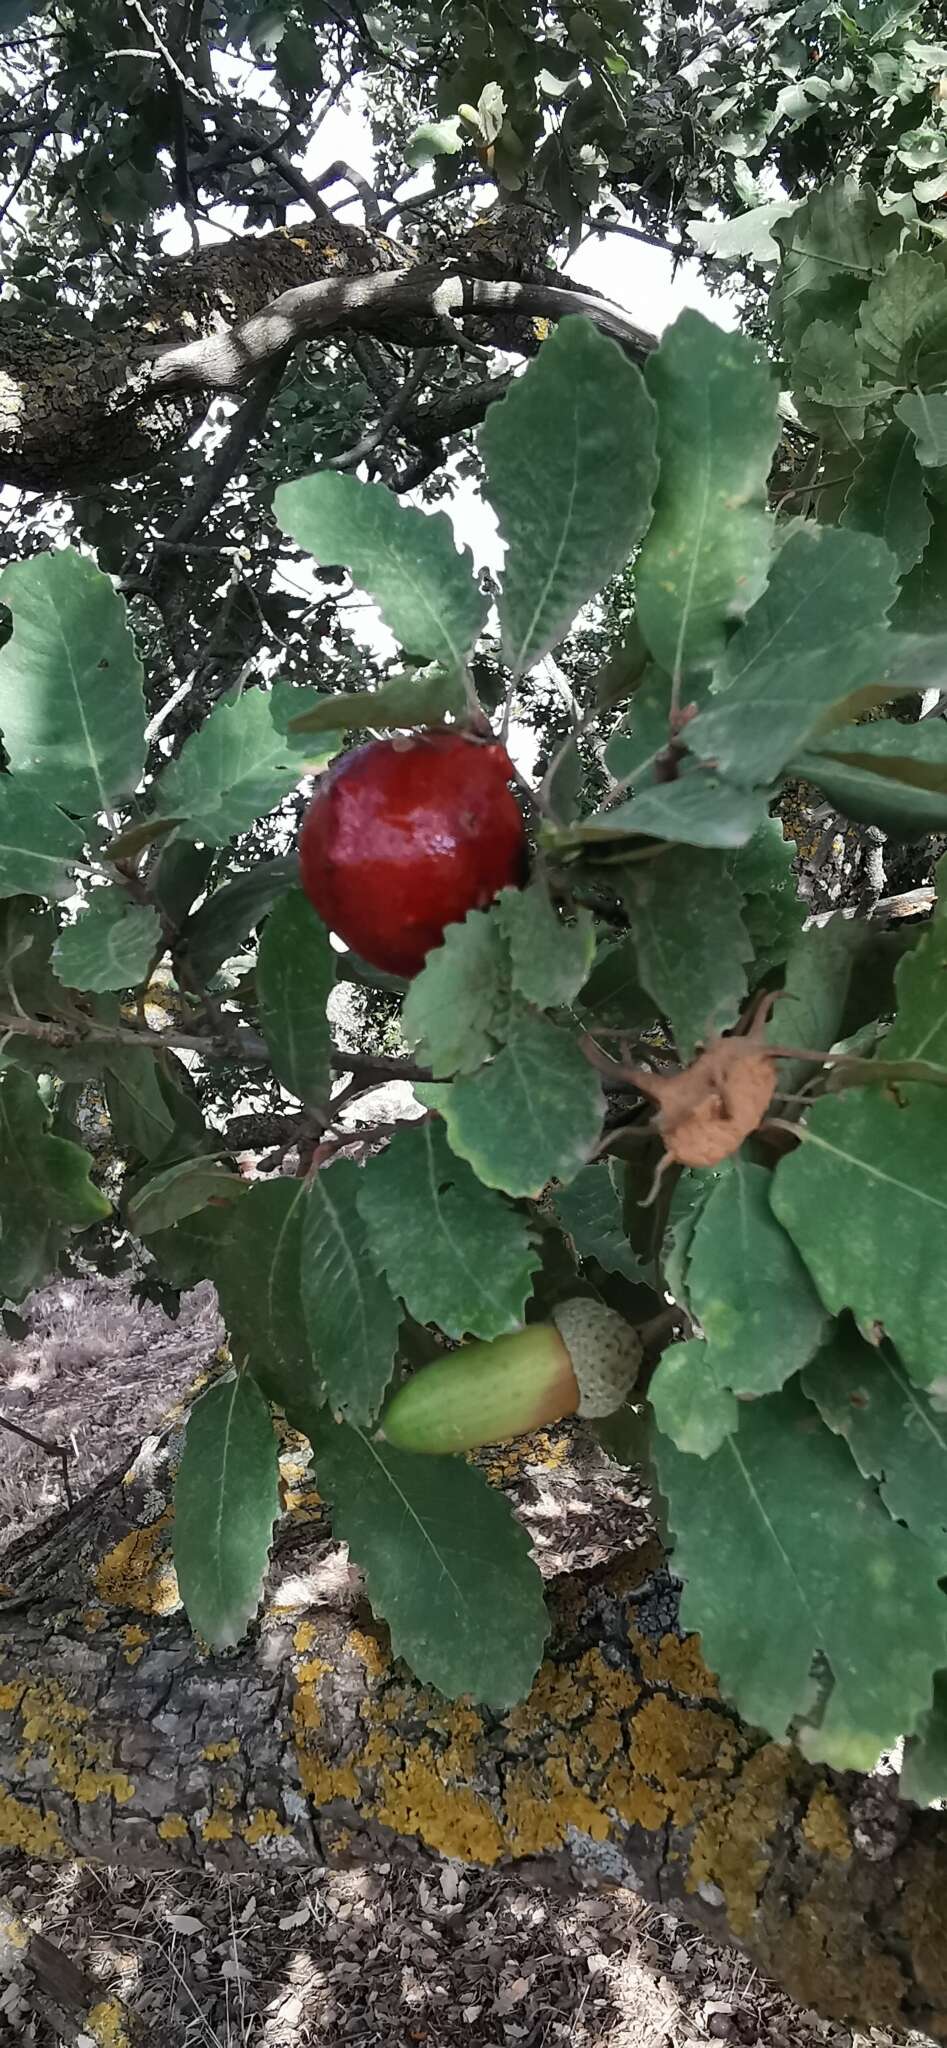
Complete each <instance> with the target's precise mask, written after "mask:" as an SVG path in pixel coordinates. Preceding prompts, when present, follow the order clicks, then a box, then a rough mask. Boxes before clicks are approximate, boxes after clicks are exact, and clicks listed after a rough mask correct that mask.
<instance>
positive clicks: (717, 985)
mask: <svg viewBox="0 0 947 2048" xmlns="http://www.w3.org/2000/svg"><path fill="white" fill-rule="evenodd" d="M616 881H617V885H618V888H619V891H620V894H621V897H622V901H623V902H624V904H625V907H626V909H627V911H628V916H629V920H630V923H631V929H632V937H633V940H634V945H635V951H636V953H637V956H638V973H639V976H640V979H641V981H642V983H643V985H644V987H645V988H646V989H647V990H648V993H649V994H650V995H652V996H653V997H654V1000H655V1002H656V1003H657V1005H658V1007H659V1008H660V1009H661V1010H662V1011H663V1012H664V1014H665V1015H666V1016H667V1017H668V1018H669V1020H670V1023H671V1028H672V1030H673V1032H674V1037H675V1039H676V1041H677V1046H678V1050H679V1052H680V1054H681V1057H682V1058H683V1059H687V1058H689V1057H690V1054H691V1053H692V1052H693V1050H694V1047H695V1045H696V1044H697V1043H698V1042H699V1041H700V1040H703V1039H705V1038H706V1037H708V1036H709V1035H710V1034H711V1033H713V1032H715V1031H722V1030H724V1029H725V1028H726V1027H727V1026H728V1025H731V1024H733V1023H735V1021H736V1018H737V1015H738V1013H739V1008H740V1004H741V1002H742V1001H743V998H744V996H745V995H746V989H747V982H746V963H747V961H748V960H750V959H752V957H753V948H752V946H751V944H750V941H749V938H748V936H747V931H746V927H745V925H744V923H743V919H742V917H741V915H740V908H741V902H742V898H741V895H740V891H739V889H738V888H737V886H736V883H735V882H734V881H733V880H732V879H731V876H730V875H729V874H728V872H727V867H726V863H725V862H724V861H723V860H722V859H721V857H720V855H719V854H717V853H712V852H707V851H704V850H703V849H699V848H697V847H674V848H673V849H672V850H671V852H670V853H668V854H667V855H666V856H663V857H662V858H661V859H660V860H654V861H645V862H642V863H641V864H640V865H639V866H637V867H632V866H628V867H625V868H621V869H618V870H616Z"/></svg>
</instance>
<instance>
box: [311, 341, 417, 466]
mask: <svg viewBox="0 0 947 2048" xmlns="http://www.w3.org/2000/svg"><path fill="white" fill-rule="evenodd" d="M433 354H434V350H433V349H431V348H422V349H419V350H418V353H417V356H416V357H415V360H414V365H413V367H412V369H411V371H410V373H409V375H408V376H407V377H406V378H405V380H404V383H403V384H402V386H401V389H400V391H396V392H395V395H394V397H393V398H392V400H391V402H390V404H388V405H387V406H386V407H385V410H384V412H383V413H382V414H381V415H380V417H379V419H378V423H377V425H376V426H374V427H370V428H369V429H368V432H367V433H365V434H363V435H362V436H361V438H360V440H358V441H355V442H353V445H352V447H351V448H344V449H343V451H342V453H341V455H330V456H329V458H328V460H327V462H326V465H325V466H326V468H327V469H342V470H347V469H357V468H358V465H359V463H360V462H364V460H365V458H366V456H367V455H372V454H374V451H375V449H376V448H378V447H380V445H381V443H382V441H384V439H385V436H386V435H387V434H390V432H391V429H392V427H394V426H397V424H398V421H399V420H400V419H403V418H404V415H405V413H406V412H407V410H408V407H409V406H410V404H411V400H412V398H413V397H414V394H415V392H416V391H417V390H418V389H419V387H420V385H421V384H423V382H424V379H425V377H426V375H427V370H428V366H429V364H430V361H431V357H432V355H433Z"/></svg>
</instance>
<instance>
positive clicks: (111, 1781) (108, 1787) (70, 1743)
mask: <svg viewBox="0 0 947 2048" xmlns="http://www.w3.org/2000/svg"><path fill="white" fill-rule="evenodd" d="M3 1690H4V1693H5V1694H6V1695H7V1697H8V1698H10V1699H12V1697H13V1694H14V1693H15V1692H18V1697H17V1698H16V1704H15V1706H14V1707H13V1711H14V1712H16V1713H17V1714H18V1715H19V1721H20V1751H19V1755H18V1756H17V1760H16V1768H17V1770H18V1771H19V1772H25V1771H26V1769H27V1768H28V1766H29V1763H30V1761H31V1758H32V1757H33V1756H35V1754H36V1752H37V1751H41V1752H43V1753H44V1754H45V1756H46V1758H47V1761H48V1764H49V1768H50V1772H51V1775H52V1777H53V1779H54V1781H55V1783H56V1784H57V1785H58V1786H60V1787H61V1789H62V1791H64V1792H68V1793H69V1795H70V1797H71V1798H73V1799H75V1800H77V1801H78V1803H79V1805H80V1806H90V1805H92V1803H93V1801H94V1800H96V1799H115V1800H117V1801H118V1803H119V1805H125V1804H127V1802H128V1800H129V1799H131V1798H132V1797H133V1795H134V1790H135V1788H134V1785H133V1784H132V1781H131V1779H130V1778H129V1777H127V1776H126V1774H125V1772H124V1771H116V1770H114V1769H113V1768H112V1764H111V1758H110V1755H109V1751H108V1748H107V1746H106V1744H105V1743H104V1742H102V1741H101V1740H100V1739H99V1738H98V1737H96V1736H94V1735H91V1734H90V1733H89V1731H88V1725H87V1724H88V1720H89V1714H88V1709H87V1708H86V1707H82V1706H80V1705H79V1703H78V1701H76V1700H72V1699H70V1697H69V1695H68V1693H67V1692H66V1691H65V1689H64V1687H63V1686H61V1685H59V1684H57V1682H56V1681H55V1680H54V1679H43V1680H42V1681H41V1682H40V1683H38V1684H36V1685H30V1684H22V1685H17V1683H16V1682H15V1683H14V1685H13V1686H12V1687H4V1689H3Z"/></svg>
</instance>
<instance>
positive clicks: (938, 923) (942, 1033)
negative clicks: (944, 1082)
mask: <svg viewBox="0 0 947 2048" xmlns="http://www.w3.org/2000/svg"><path fill="white" fill-rule="evenodd" d="M936 883H937V902H936V904H935V907H934V916H933V919H932V921H931V923H930V924H929V925H927V927H926V928H925V930H924V932H923V933H922V935H921V937H920V939H919V940H918V943H917V945H916V946H915V947H914V948H913V949H912V951H911V952H910V953H907V954H906V955H905V957H904V959H903V960H902V961H901V962H900V964H899V966H898V970H897V974H896V976H895V988H896V992H897V1016H896V1018H895V1020H894V1023H893V1025H892V1027H891V1030H890V1032H889V1033H888V1037H887V1040H886V1042H885V1058H886V1059H893V1060H927V1061H929V1062H932V1063H933V1064H934V1065H936V1066H939V1067H942V1068H943V1069H944V1072H945V1073H947V1002H945V1000H944V990H945V976H947V859H942V860H941V861H940V862H939V863H938V866H937V869H936Z"/></svg>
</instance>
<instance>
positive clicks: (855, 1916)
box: [0, 1431, 947, 2040]
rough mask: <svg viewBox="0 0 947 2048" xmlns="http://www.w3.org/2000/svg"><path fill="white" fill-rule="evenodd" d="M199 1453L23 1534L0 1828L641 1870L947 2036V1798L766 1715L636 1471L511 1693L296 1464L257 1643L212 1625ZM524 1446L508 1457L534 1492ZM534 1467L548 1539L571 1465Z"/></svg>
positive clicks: (762, 1956) (321, 1856)
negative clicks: (760, 1717)
mask: <svg viewBox="0 0 947 2048" xmlns="http://www.w3.org/2000/svg"><path fill="white" fill-rule="evenodd" d="M560 1448H561V1447H560ZM179 1449H180V1436H179V1432H175V1431H172V1432H171V1434H170V1435H168V1436H165V1437H163V1438H154V1439H150V1440H149V1441H148V1442H147V1443H146V1444H145V1445H144V1447H143V1448H142V1450H141V1452H140V1453H139V1455H138V1457H137V1459H136V1461H135V1463H134V1465H133V1467H132V1468H131V1470H130V1472H128V1473H126V1474H125V1476H124V1478H123V1479H121V1480H118V1481H112V1482H108V1483H107V1484H106V1485H104V1486H103V1487H102V1488H100V1489H99V1491H98V1493H97V1494H95V1495H94V1496H93V1497H92V1498H91V1499H90V1500H89V1501H87V1502H86V1503H84V1504H83V1505H82V1506H81V1507H80V1508H79V1509H78V1510H76V1511H74V1512H73V1513H72V1514H71V1515H69V1516H67V1517H65V1518H63V1519H61V1520H60V1522H59V1523H58V1524H56V1525H52V1526H50V1527H49V1528H48V1529H47V1531H46V1532H44V1533H43V1534H42V1535H41V1536H40V1537H39V1538H38V1539H37V1537H36V1536H35V1535H33V1536H32V1537H30V1538H29V1539H26V1540H24V1541H23V1542H21V1543H20V1544H19V1545H18V1546H15V1548H14V1550H13V1551H12V1552H10V1553H8V1554H7V1556H6V1557H5V1559H4V1564H3V1569H4V1572H5V1574H6V1578H7V1580H8V1582H12V1583H9V1584H8V1586H7V1588H5V1595H6V1597H5V1598H4V1599H3V1600H2V1601H0V1847H14V1848H20V1849H23V1850H24V1851H26V1852H27V1853H28V1854H29V1855H32V1856H41V1857H51V1858H63V1857H66V1856H70V1855H74V1854H76V1855H81V1856H88V1857H93V1858H99V1859H102V1860H104V1861H113V1862H119V1863H126V1864H130V1865H131V1864H133V1865H135V1866H138V1867H153V1868H160V1867H162V1866H177V1867H180V1866H183V1865H190V1866H203V1865H211V1866H214V1867H216V1868H219V1869H221V1870H234V1869H246V1868H252V1867H254V1866H257V1865H261V1864H266V1865H273V1864H277V1865H279V1866H280V1867H282V1868H287V1867H289V1866H292V1865H306V1864H321V1863H325V1862H351V1861H362V1862H372V1861H374V1860H378V1859H388V1858H390V1857H391V1856H392V1855H410V1856H418V1855H433V1856H436V1855H442V1856H449V1857H456V1858H459V1859H461V1860H463V1861H464V1862H468V1863H479V1864H485V1865H500V1864H512V1863H515V1864H516V1865H517V1866H518V1867H519V1868H520V1869H521V1871H522V1874H523V1875H524V1876H530V1875H532V1876H535V1877H536V1878H538V1879H540V1880H541V1881H543V1882H544V1883H556V1884H560V1885H563V1886H571V1887H581V1886H595V1885H601V1884H619V1885H628V1886H630V1887H631V1888H632V1889H633V1890H635V1891H636V1892H637V1893H638V1894H640V1895H641V1896H642V1897H643V1898H646V1899H649V1900H652V1901H656V1902H658V1903H660V1904H662V1905H666V1906H670V1907H671V1908H673V1910H674V1911H676V1912H679V1913H681V1914H682V1915H683V1916H684V1917H685V1918H687V1919H689V1920H692V1921H694V1922H695V1923H698V1924H700V1925H701V1926H703V1927H704V1928H706V1929H708V1930H709V1931H710V1932H711V1933H712V1934H715V1935H717V1936H718V1937H719V1938H721V1939H725V1940H736V1941H738V1942H739V1943H740V1944H741V1945H742V1946H743V1947H744V1948H745V1949H747V1950H748V1952H749V1953H750V1954H751V1955H752V1956H753V1958H754V1959H755V1960H756V1961H757V1962H758V1964H759V1966H760V1967H761V1969H763V1970H765V1971H766V1972H768V1973H769V1974H770V1975H772V1976H774V1977H777V1978H778V1979H779V1980H780V1981H781V1982H782V1983H783V1984H784V1985H785V1986H786V1988H787V1989H788V1990H789V1991H790V1992H791V1993H792V1995H793V1996H794V1997H795V1998H797V1999H798V2000H800V2001H801V2002H802V2003H804V2004H806V2005H811V2006H815V2007H816V2008H817V2009H818V2010H820V2011H821V2012H822V2013H824V2014H826V2015H831V2016H833V2017H837V2018H840V2019H841V2018H844V2019H849V2020H854V2021H856V2022H858V2023H860V2024H862V2025H866V2024H869V2023H875V2024H877V2025H893V2026H902V2027H919V2028H921V2029H923V2030H924V2031H926V2032H928V2033H930V2034H933V2035H934V2036H936V2037H938V2038H940V2039H944V2040H947V1820H945V1817H944V1816H943V1815H942V1814H940V1813H935V1812H919V1811H917V1810H916V1809H914V1808H911V1807H908V1806H905V1805H902V1804H899V1803H898V1801H897V1798H896V1796H895V1790H894V1784H895V1781H894V1780H890V1779H888V1780H886V1779H863V1778H859V1777H855V1776H846V1777H839V1776H837V1775H835V1774H833V1773H831V1772H828V1771H825V1770H820V1769H816V1768H813V1767H812V1766H811V1765H809V1764H807V1763H806V1762H805V1761H804V1760H803V1759H802V1758H801V1757H800V1756H799V1755H798V1754H797V1753H796V1752H795V1751H794V1750H792V1749H790V1748H786V1747H783V1746H781V1745H780V1744H778V1743H775V1742H771V1741H768V1740H767V1739H766V1738H765V1737H764V1736H763V1735H761V1734H760V1733H759V1732H758V1731H754V1730H752V1729H750V1728H747V1727H744V1726H742V1725H741V1723H740V1722H739V1721H738V1720H737V1719H736V1717H735V1716H734V1714H733V1713H732V1712H731V1711H730V1709H729V1708H728V1707H727V1706H726V1705H725V1704H724V1702H722V1701H721V1699H720V1697H719V1695H718V1693H717V1690H716V1687H715V1685H714V1681H713V1679H712V1677H711V1676H710V1674H709V1673H708V1672H707V1670H706V1669H705V1667H704V1665H703V1663H702V1661H701V1657H700V1653H699V1648H698V1643H697V1640H696V1639H695V1638H693V1637H690V1638H682V1637H681V1635H680V1634H679V1632H678V1629H677V1625H676V1602H675V1593H674V1584H673V1581H672V1579H671V1578H670V1576H669V1574H668V1571H667V1567H666V1564H665V1562H664V1559H663V1557H662V1554H661V1552H660V1548H659V1546H658V1545H657V1543H656V1541H655V1539H654V1538H653V1537H652V1536H651V1535H650V1533H648V1532H646V1531H643V1530H641V1524H642V1513H641V1511H640V1509H639V1510H638V1512H637V1516H636V1513H635V1509H634V1506H633V1505H632V1504H630V1502H629V1499H628V1495H627V1490H626V1491H625V1493H624V1494H623V1495H622V1494H621V1493H620V1491H619V1489H620V1487H621V1486H622V1484H623V1481H622V1480H621V1478H620V1476H619V1475H618V1474H617V1471H616V1468H614V1467H611V1466H606V1465H605V1464H604V1463H602V1464H601V1465H600V1466H599V1467H598V1469H597V1471H596V1470H594V1469H593V1470H592V1471H591V1473H590V1475H589V1474H586V1476H585V1477H584V1478H583V1480H582V1488H583V1492H582V1499H583V1501H584V1503H585V1505H586V1508H587V1505H588V1488H589V1487H591V1488H592V1491H593V1494H595V1493H596V1492H597V1496H598V1504H599V1509H600V1510H604V1513H605V1519H606V1521H607V1520H608V1519H609V1517H610V1522H611V1527H612V1530H613V1531H614V1532H615V1534H616V1535H617V1534H618V1532H621V1538H622V1539H623V1540H624V1541H625V1543H626V1544H627V1532H628V1529H629V1524H631V1528H632V1533H633V1534H634V1531H635V1524H636V1521H637V1525H638V1528H639V1531H640V1532H641V1533H640V1540H639V1542H638V1545H637V1547H636V1548H634V1549H632V1550H628V1549H627V1547H626V1548H625V1549H624V1550H623V1551H619V1554H618V1555H615V1554H614V1544H613V1554H612V1556H611V1557H610V1558H609V1559H608V1561H607V1562H605V1563H600V1564H599V1565H598V1566H597V1567H595V1568H593V1569H591V1570H585V1571H576V1570H572V1571H570V1572H568V1573H564V1574H562V1575H561V1576H559V1577H558V1578H557V1579H556V1580H555V1581H554V1582H553V1584H552V1586H551V1593H550V1604H551V1608H552V1612H553V1623H554V1626H553V1635H552V1638H551V1645H550V1651H549V1655H548V1658H547V1660H546V1662H545V1664H544V1665H543V1668H542V1671H541V1672H540V1675H539V1677H538V1678H537V1681H536V1684H535V1686H534V1688H533V1691H532V1693H531V1695H530V1698H529V1700H528V1701H527V1702H526V1703H525V1705H523V1706H521V1707H518V1708H516V1709H514V1710H513V1711H512V1712H510V1713H508V1714H505V1715H498V1714H495V1713H490V1712H487V1711H484V1710H482V1709H479V1708H475V1707H473V1706H471V1705H470V1704H469V1703H468V1702H464V1703H462V1704H451V1703H450V1702H448V1701H446V1700H444V1699H443V1698H441V1696H440V1695H439V1694H437V1693H435V1692H434V1691H432V1690H431V1688H429V1687H426V1686H423V1685H420V1684H419V1683H418V1682H417V1681H416V1680H415V1679H414V1678H412V1676H411V1675H410V1673H409V1672H408V1671H407V1670H406V1669H405V1668H404V1666H403V1665H401V1664H399V1663H396V1662H393V1661H392V1659H391V1657H390V1654H389V1651H388V1648H387V1641H386V1636H385V1631H384V1629H383V1628H382V1627H380V1626H379V1625H378V1624H376V1623H375V1622H374V1621H373V1620H372V1618H371V1616H370V1614H369V1613H368V1611H367V1609H365V1607H364V1604H363V1602H362V1600H361V1595H360V1593H359V1590H358V1586H357V1582H356V1580H355V1577H354V1574H352V1573H351V1572H350V1570H349V1568H348V1566H347V1565H346V1564H345V1561H344V1556H343V1555H342V1554H341V1553H340V1552H339V1551H338V1549H337V1548H335V1547H333V1546H332V1544H331V1542H330V1540H329V1539H328V1538H327V1536H326V1533H325V1529H324V1525H323V1523H322V1520H321V1507H320V1504H319V1500H318V1496H317V1495H315V1494H313V1493H312V1492H311V1491H307V1489H306V1484H305V1478H304V1468H303V1467H302V1465H301V1464H297V1467H296V1469H295V1471H293V1470H292V1468H291V1467H290V1469H289V1491H288V1497H287V1512H286V1514H285V1516H284V1518H283V1521H282V1523H281V1525H280V1530H279V1534H278V1541H277V1543H276V1546H275V1550H274V1557H273V1563H272V1569H271V1573H270V1579H269V1585H268V1593H267V1599H266V1604H265V1607H264V1611H263V1613H262V1616H261V1619H260V1621H259V1624H258V1625H257V1626H256V1627H255V1629H254V1631H253V1634H252V1637H251V1639H250V1640H249V1641H247V1642H245V1643H244V1644H242V1645H241V1646H240V1647H239V1648H238V1649H237V1650H235V1651H232V1652H229V1653H227V1654H224V1655H211V1654H209V1653H208V1652H207V1651H206V1650H204V1649H202V1647H201V1645H200V1644H199V1643H198V1642H196V1641H195V1639H194V1637H193V1636H192V1635H191V1632H190V1630H189V1628H188V1626H187V1623H186V1621H185V1619H184V1617H183V1615H182V1612H181V1610H180V1606H179V1602H178V1596H177V1586H176V1581H175V1577H174V1571H173V1566H172V1563H171V1557H170V1550H169V1542H170V1514H171V1511H170V1507H169V1491H170V1483H171V1472H172V1469H173V1466H174V1463H175V1460H176V1457H177V1455H178V1453H179ZM289 1455H290V1456H291V1455H292V1454H289ZM557 1455H558V1452H557ZM518 1463H519V1477H517V1465H518ZM286 1469H287V1468H286V1461H285V1460H284V1472H285V1471H286ZM534 1469H535V1468H534ZM524 1470H525V1468H524V1467H523V1466H522V1464H521V1462H520V1461H518V1460H517V1459H516V1458H509V1457H505V1458H504V1459H503V1460H501V1461H500V1463H499V1465H498V1467H497V1471H496V1473H495V1474H493V1475H492V1476H500V1477H502V1478H503V1483H504V1485H505V1486H507V1487H509V1488H511V1489H512V1491H513V1494H514V1497H517V1488H519V1492H520V1497H521V1498H520V1504H521V1505H522V1500H523V1499H524V1498H525V1495H526V1493H527V1492H528V1488H529V1485H530V1484H533V1483H534V1482H532V1481H527V1480H525V1479H524V1478H523V1476H522V1475H523V1471H524ZM511 1472H512V1477H511ZM535 1483H536V1484H538V1485H539V1486H540V1488H541V1496H542V1498H541V1506H542V1508H543V1512H544V1515H545V1519H539V1520H537V1523H536V1528H537V1531H539V1530H542V1531H544V1532H545V1534H546V1537H547V1539H548V1533H549V1530H550V1527H551V1526H552V1525H551V1524H550V1521H549V1518H548V1517H549V1507H550V1499H551V1498H553V1497H554V1494H555V1489H556V1488H558V1489H559V1492H560V1506H561V1502H562V1497H565V1498H566V1499H567V1500H568V1498H569V1491H570V1488H571V1495H572V1498H573V1500H574V1498H575V1493H576V1484H577V1482H576V1477H575V1467H574V1466H573V1467H572V1468H570V1467H569V1466H568V1465H566V1464H560V1466H559V1469H558V1470H553V1469H550V1470H549V1471H548V1472H541V1473H540V1475H539V1479H538V1481H537V1482H535ZM601 1518H602V1517H601V1512H600V1514H599V1525H600V1524H601ZM527 1519H528V1515H527ZM564 1526H565V1529H566V1532H567V1537H568V1540H569V1541H570V1542H571V1541H572V1535H573V1532H574V1530H575V1529H576V1528H577V1527H582V1526H583V1520H582V1518H581V1517H578V1518H577V1517H576V1516H575V1515H573V1516H572V1518H571V1519H567V1520H566V1521H565V1523H564ZM599 1554H601V1553H599ZM881 1647H882V1649H883V1646H881Z"/></svg>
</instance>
